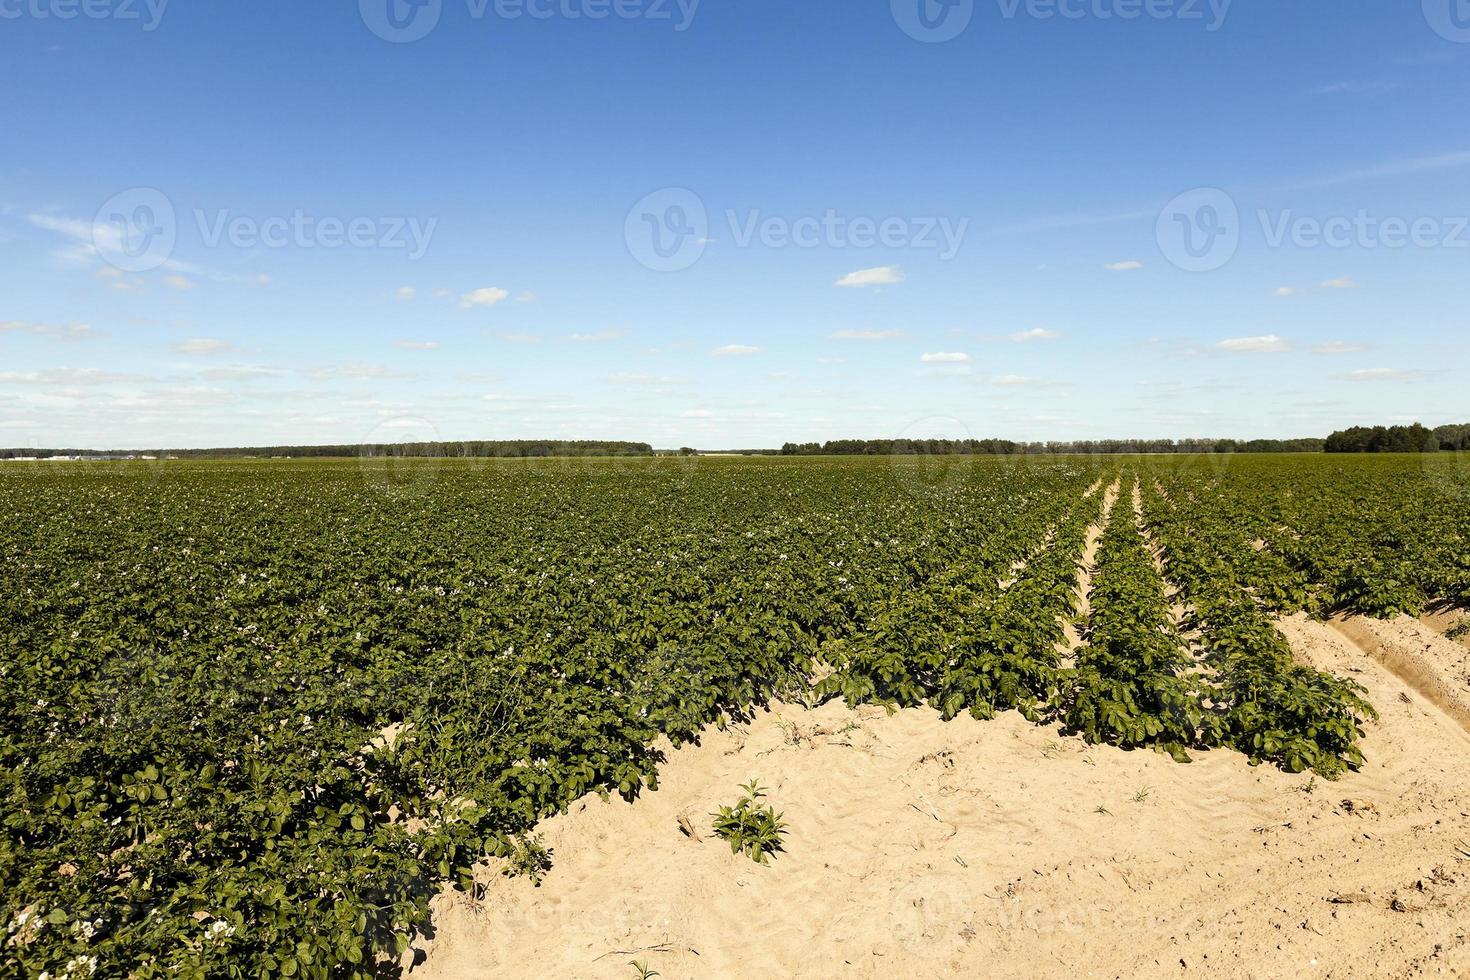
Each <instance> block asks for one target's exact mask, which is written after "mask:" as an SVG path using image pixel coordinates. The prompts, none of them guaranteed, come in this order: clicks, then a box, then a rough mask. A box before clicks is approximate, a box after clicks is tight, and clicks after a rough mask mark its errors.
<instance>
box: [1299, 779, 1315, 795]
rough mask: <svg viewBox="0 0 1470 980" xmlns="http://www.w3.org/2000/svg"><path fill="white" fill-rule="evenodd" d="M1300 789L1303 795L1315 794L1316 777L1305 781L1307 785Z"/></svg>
mask: <svg viewBox="0 0 1470 980" xmlns="http://www.w3.org/2000/svg"><path fill="white" fill-rule="evenodd" d="M1301 789H1302V792H1303V793H1306V794H1308V795H1311V794H1312V793H1315V792H1316V791H1317V777H1316V776H1313V777H1312V778H1311V779H1309V780H1307V784H1306V785H1305V786H1303V787H1302V788H1301Z"/></svg>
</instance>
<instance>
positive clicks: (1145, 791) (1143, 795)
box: [1133, 786, 1153, 803]
mask: <svg viewBox="0 0 1470 980" xmlns="http://www.w3.org/2000/svg"><path fill="white" fill-rule="evenodd" d="M1151 792H1153V790H1151V789H1149V788H1148V787H1147V786H1145V787H1143V788H1142V789H1140V790H1139V791H1138V792H1137V793H1134V794H1133V802H1134V803H1144V802H1147V800H1148V795H1149V793H1151Z"/></svg>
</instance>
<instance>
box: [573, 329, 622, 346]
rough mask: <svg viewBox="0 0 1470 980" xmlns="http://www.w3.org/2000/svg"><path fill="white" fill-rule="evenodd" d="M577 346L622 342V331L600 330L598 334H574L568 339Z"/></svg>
mask: <svg viewBox="0 0 1470 980" xmlns="http://www.w3.org/2000/svg"><path fill="white" fill-rule="evenodd" d="M567 339H568V340H570V341H572V342H573V343H577V344H606V343H610V342H612V341H614V340H622V339H623V332H622V331H621V330H599V331H597V332H596V333H574V334H572V335H571V336H570V337H568V338H567Z"/></svg>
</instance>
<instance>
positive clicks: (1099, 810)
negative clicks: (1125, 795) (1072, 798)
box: [1092, 804, 1113, 817]
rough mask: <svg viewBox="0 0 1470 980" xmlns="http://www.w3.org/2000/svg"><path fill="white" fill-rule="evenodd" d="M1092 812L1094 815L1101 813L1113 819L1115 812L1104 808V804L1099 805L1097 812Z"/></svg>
mask: <svg viewBox="0 0 1470 980" xmlns="http://www.w3.org/2000/svg"><path fill="white" fill-rule="evenodd" d="M1092 812H1093V813H1101V814H1102V815H1103V816H1105V817H1111V816H1112V815H1113V811H1112V810H1109V809H1108V808H1107V807H1105V806H1103V805H1102V804H1098V808H1097V809H1096V810H1093V811H1092Z"/></svg>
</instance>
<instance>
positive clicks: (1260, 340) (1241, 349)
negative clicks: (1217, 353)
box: [1215, 334, 1291, 354]
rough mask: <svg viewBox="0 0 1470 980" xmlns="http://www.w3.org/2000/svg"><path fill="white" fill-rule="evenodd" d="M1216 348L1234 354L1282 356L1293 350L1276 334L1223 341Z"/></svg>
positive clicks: (1287, 342)
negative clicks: (1281, 354)
mask: <svg viewBox="0 0 1470 980" xmlns="http://www.w3.org/2000/svg"><path fill="white" fill-rule="evenodd" d="M1215 348H1216V349H1217V350H1223V351H1230V352H1231V353H1234V354H1280V353H1283V352H1285V351H1289V350H1291V343H1290V342H1289V341H1287V340H1284V339H1282V338H1281V337H1278V336H1276V335H1275V334H1267V335H1265V336H1264V337H1235V338H1233V339H1231V340H1222V341H1220V342H1219V343H1218V344H1216V345H1215Z"/></svg>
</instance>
